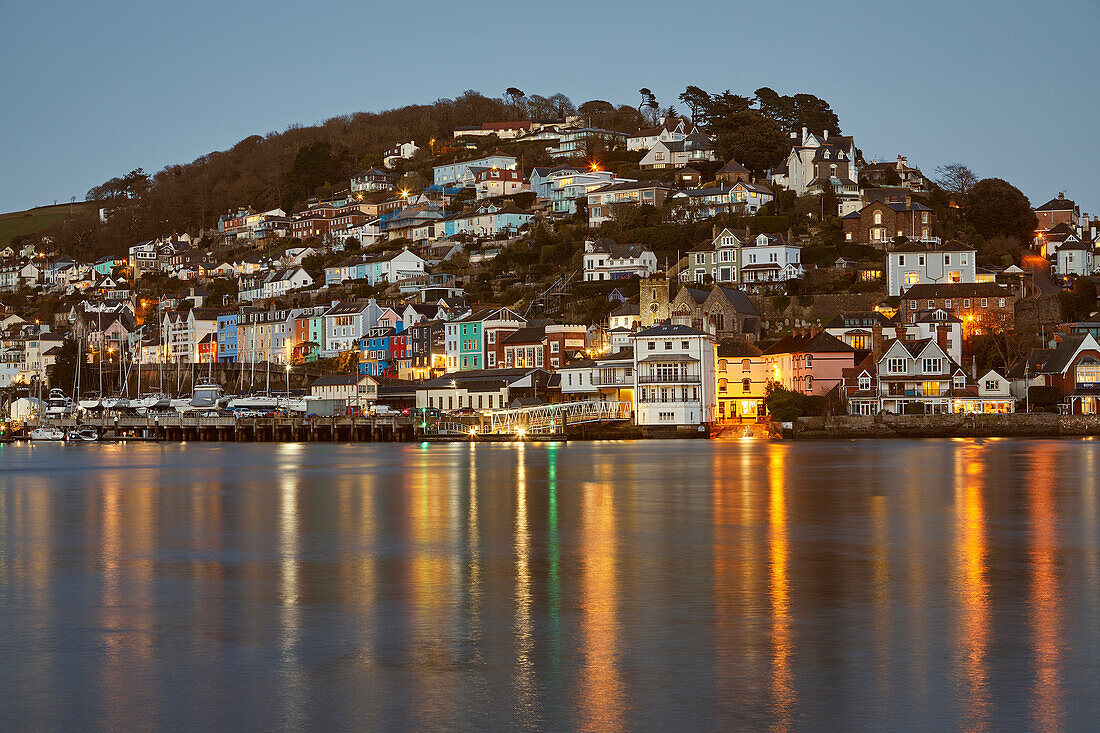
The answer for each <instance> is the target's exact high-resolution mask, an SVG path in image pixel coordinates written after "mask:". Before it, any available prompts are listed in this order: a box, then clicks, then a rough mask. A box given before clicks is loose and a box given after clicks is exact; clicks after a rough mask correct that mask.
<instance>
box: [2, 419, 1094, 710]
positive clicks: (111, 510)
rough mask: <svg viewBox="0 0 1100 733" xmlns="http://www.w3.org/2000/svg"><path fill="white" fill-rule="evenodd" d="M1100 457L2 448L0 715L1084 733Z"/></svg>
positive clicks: (964, 451) (622, 445)
mask: <svg viewBox="0 0 1100 733" xmlns="http://www.w3.org/2000/svg"><path fill="white" fill-rule="evenodd" d="M1098 475H1100V442H1093V441H1089V440H1084V441H1068V440H1067V441H1042V440H986V441H967V440H927V441H898V440H890V441H879V442H872V441H856V442H820V443H817V442H815V443H791V442H761V441H752V440H736V441H648V442H606V443H582V442H574V443H569V444H495V445H486V444H483V445H476V446H471V445H466V444H461V445H427V444H425V445H416V444H408V445H400V444H386V445H328V444H312V445H304V444H283V445H272V444H267V445H264V444H209V443H207V444H201V443H190V444H159V445H74V446H61V445H42V444H38V445H27V444H22V445H6V446H4V445H0V729H2V730H13V731H14V730H20V731H22V730H66V731H68V730H93V729H100V730H149V729H161V730H165V729H167V730H203V729H234V730H263V731H272V730H303V729H326V730H417V731H435V730H455V729H478V730H510V729H528V730H561V729H571V728H575V729H583V730H593V731H595V730H599V731H613V730H625V729H642V730H692V731H695V730H704V731H705V730H743V729H771V730H830V731H841V730H845V731H847V730H872V729H877V730H883V729H889V730H945V729H966V730H1015V729H1041V730H1056V729H1069V730H1088V729H1091V730H1095V729H1096V725H1097V720H1098V719H1100V517H1098V500H1100V499H1098V488H1097V484H1098V478H1097V477H1098Z"/></svg>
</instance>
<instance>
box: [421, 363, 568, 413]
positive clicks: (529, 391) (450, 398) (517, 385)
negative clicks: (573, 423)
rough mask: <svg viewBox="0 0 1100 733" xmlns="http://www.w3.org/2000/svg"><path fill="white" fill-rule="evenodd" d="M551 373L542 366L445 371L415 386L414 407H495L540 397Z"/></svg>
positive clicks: (544, 395)
mask: <svg viewBox="0 0 1100 733" xmlns="http://www.w3.org/2000/svg"><path fill="white" fill-rule="evenodd" d="M550 377H551V374H550V372H548V371H546V370H545V369H474V370H469V371H462V372H449V373H447V374H444V375H443V376H441V377H437V378H435V379H431V380H429V381H427V382H424V383H423V384H421V385H419V386H418V387H417V388H416V406H417V407H418V408H424V407H429V408H434V409H438V410H444V411H448V410H460V409H463V408H470V409H473V410H499V409H503V408H505V407H507V406H508V405H509V404H510V403H511V402H512V401H513V400H514V399H517V398H521V399H532V400H540V401H541V400H543V399H545V398H546V397H547V395H548V393H549V392H548V385H549V382H550Z"/></svg>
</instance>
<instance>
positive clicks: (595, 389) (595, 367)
mask: <svg viewBox="0 0 1100 733" xmlns="http://www.w3.org/2000/svg"><path fill="white" fill-rule="evenodd" d="M558 374H560V375H561V396H562V401H564V402H580V401H592V400H597V401H608V402H630V403H631V407H633V402H634V352H633V351H632V350H631V349H630V348H629V347H627V348H621V349H617V350H613V351H612V353H610V354H607V355H606V356H601V357H597V358H595V359H581V360H578V361H573V362H570V363H568V364H566V365H565V366H563V367H562V368H561V369H559V370H558Z"/></svg>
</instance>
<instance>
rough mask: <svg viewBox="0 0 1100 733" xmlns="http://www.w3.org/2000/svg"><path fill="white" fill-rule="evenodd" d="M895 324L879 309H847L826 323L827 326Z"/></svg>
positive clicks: (850, 326)
mask: <svg viewBox="0 0 1100 733" xmlns="http://www.w3.org/2000/svg"><path fill="white" fill-rule="evenodd" d="M893 325H894V322H893V321H891V320H890V319H889V318H887V317H886V316H885V315H884V314H882V313H879V312H878V311H845V312H843V313H837V314H836V315H835V316H833V319H832V320H831V321H829V322H828V323H826V324H825V328H853V327H862V328H867V327H871V326H886V327H889V326H893Z"/></svg>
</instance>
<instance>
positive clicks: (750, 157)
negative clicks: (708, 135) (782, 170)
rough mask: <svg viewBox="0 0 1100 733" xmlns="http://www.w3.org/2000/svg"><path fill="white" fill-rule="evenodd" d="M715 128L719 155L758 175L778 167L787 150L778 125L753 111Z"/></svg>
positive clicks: (738, 113)
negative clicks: (716, 129)
mask: <svg viewBox="0 0 1100 733" xmlns="http://www.w3.org/2000/svg"><path fill="white" fill-rule="evenodd" d="M716 127H717V128H718V133H717V142H716V146H717V149H718V155H719V156H721V157H722V159H723V160H730V159H733V160H736V161H737V162H739V163H741V165H743V166H745V167H747V168H749V169H751V170H753V171H756V172H757V173H763V172H764V171H765V170H768V169H770V168H774V167H776V166H778V165H779V164H781V163H782V162H783V160H784V158H786V156H787V151H788V150H789V148H790V146H789V144H788V141H787V136H786V135H785V134H784V133H783V131H782V130H781V129H780V128H779V125H778V124H776V123H775V121H774V120H770V119H768V118H767V117H765V116H764V115H762V114H760V113H759V112H757V111H756V110H754V109H745V110H742V111H740V112H737V113H736V114H734V115H732V116H730V117H729V118H726V119H724V120H722V122H721V124H720V125H716Z"/></svg>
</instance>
